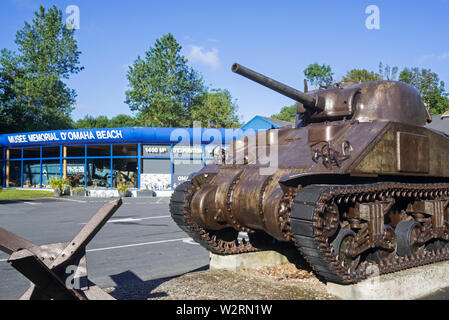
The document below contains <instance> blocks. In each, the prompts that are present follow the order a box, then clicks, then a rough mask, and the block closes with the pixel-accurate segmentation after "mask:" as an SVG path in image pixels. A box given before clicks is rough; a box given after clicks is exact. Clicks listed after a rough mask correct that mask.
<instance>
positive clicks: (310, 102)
mask: <svg viewBox="0 0 449 320" xmlns="http://www.w3.org/2000/svg"><path fill="white" fill-rule="evenodd" d="M232 72H234V73H237V74H239V75H241V76H243V77H245V78H248V79H250V80H253V81H254V82H257V83H259V84H261V85H263V86H265V87H267V88H270V89H271V90H274V91H276V92H279V93H280V94H282V95H284V96H287V97H289V98H291V99H293V100H296V101H298V102H300V103H302V104H303V105H304V107H305V108H318V109H323V108H320V107H319V106H317V101H316V100H315V98H314V97H311V96H309V95H307V94H305V93H303V92H301V91H299V90H296V89H294V88H292V87H289V86H287V85H285V84H283V83H281V82H279V81H276V80H273V79H271V78H269V77H267V76H264V75H262V74H260V73H258V72H255V71H253V70H251V69H248V68H246V67H244V66H242V65H240V64H238V63H234V64H233V65H232Z"/></svg>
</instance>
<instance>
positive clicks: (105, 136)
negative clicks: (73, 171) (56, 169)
mask: <svg viewBox="0 0 449 320" xmlns="http://www.w3.org/2000/svg"><path fill="white" fill-rule="evenodd" d="M124 138H125V137H124V136H123V132H122V129H89V130H87V129H86V130H64V131H50V132H37V133H21V134H8V135H7V139H8V142H9V143H10V144H13V145H21V144H27V143H45V142H56V143H58V142H59V143H64V142H78V141H83V142H110V141H114V140H123V139H124Z"/></svg>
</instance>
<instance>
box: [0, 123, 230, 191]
mask: <svg viewBox="0 0 449 320" xmlns="http://www.w3.org/2000/svg"><path fill="white" fill-rule="evenodd" d="M226 130H228V129H204V128H203V129H201V128H198V129H195V128H194V129H192V128H149V127H133V128H105V129H81V130H57V131H46V132H29V133H14V134H3V135H0V168H1V170H0V184H1V185H2V186H3V187H6V188H46V187H47V186H48V184H49V180H50V179H51V178H52V177H65V178H67V179H68V180H69V183H70V185H71V186H72V187H73V188H76V187H83V188H86V189H87V188H89V189H114V188H117V187H118V186H120V185H127V186H128V187H129V188H136V189H151V190H173V188H175V187H176V186H177V185H178V184H180V183H182V182H183V181H185V180H186V179H187V178H188V176H189V175H190V174H191V173H193V172H196V171H198V170H200V169H201V168H202V167H203V166H205V165H206V164H208V163H211V162H213V161H214V160H213V154H212V150H213V148H215V147H216V146H217V145H222V146H223V145H226V144H229V141H230V140H232V139H233V138H232V137H228V138H226V132H225V131H226ZM231 130H232V129H231ZM234 138H235V137H234ZM226 139H228V141H226Z"/></svg>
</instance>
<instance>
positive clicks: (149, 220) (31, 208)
mask: <svg viewBox="0 0 449 320" xmlns="http://www.w3.org/2000/svg"><path fill="white" fill-rule="evenodd" d="M112 200H114V199H102V198H43V199H37V200H21V201H0V226H1V227H2V228H5V229H7V230H8V231H11V232H13V233H16V234H17V235H19V236H21V237H23V238H25V239H27V240H30V241H32V242H33V243H36V244H39V245H42V244H49V243H57V242H66V241H70V240H71V239H72V238H73V237H74V236H75V235H76V234H77V233H78V231H79V230H81V228H82V227H83V225H84V224H85V223H86V222H88V221H89V219H90V218H91V217H92V215H93V214H95V213H96V212H97V210H98V209H99V208H101V206H102V205H103V204H104V203H105V202H109V201H112ZM168 203H169V198H124V199H123V204H122V206H121V207H120V208H119V209H118V211H117V212H116V213H115V214H114V215H113V216H112V218H111V219H110V220H109V222H108V223H107V224H106V225H105V226H104V227H103V228H102V229H101V230H100V232H99V233H98V234H97V235H96V237H95V238H94V239H93V240H92V241H91V242H90V244H89V245H88V246H87V266H88V272H89V279H90V280H92V281H93V282H95V283H97V284H98V285H99V286H100V287H103V288H104V287H111V286H122V285H128V284H132V283H136V282H141V281H147V280H152V279H158V278H163V277H168V276H174V275H179V274H182V273H185V272H190V271H193V270H197V269H202V268H207V267H208V264H209V254H208V252H207V251H206V250H205V249H204V248H202V247H201V246H200V245H198V244H196V243H194V242H193V241H192V240H191V239H190V238H189V237H188V236H187V234H186V233H184V232H183V231H182V230H180V229H179V228H178V227H177V226H176V224H175V223H174V222H173V221H172V219H171V217H170V213H169V210H168ZM7 258H8V256H7V255H6V254H4V253H3V252H0V279H1V281H0V299H2V300H4V299H17V298H19V297H20V296H21V294H22V293H23V292H25V290H26V289H27V288H28V286H29V281H28V279H26V278H25V277H24V276H22V275H21V274H20V273H18V272H17V271H15V270H14V269H13V268H12V267H11V266H10V265H9V264H8V263H7V262H6V260H7Z"/></svg>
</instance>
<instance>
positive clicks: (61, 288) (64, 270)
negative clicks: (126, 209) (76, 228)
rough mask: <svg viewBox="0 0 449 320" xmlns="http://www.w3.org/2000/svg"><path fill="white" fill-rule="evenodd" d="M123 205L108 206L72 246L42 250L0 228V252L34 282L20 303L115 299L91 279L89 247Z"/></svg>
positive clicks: (87, 225)
mask: <svg viewBox="0 0 449 320" xmlns="http://www.w3.org/2000/svg"><path fill="white" fill-rule="evenodd" d="M121 205H122V200H121V199H119V200H116V201H113V202H110V203H107V204H105V205H104V206H103V207H101V208H100V210H98V212H97V213H96V214H95V215H94V216H93V217H92V218H91V219H90V221H89V222H88V223H87V224H86V225H85V226H84V227H83V228H82V229H81V231H80V232H79V233H78V234H77V235H76V236H75V238H73V240H72V241H70V242H64V243H54V244H48V245H41V246H38V245H35V244H33V243H32V242H29V241H27V240H25V239H23V238H21V237H19V236H17V235H15V234H13V233H11V232H9V231H7V230H5V229H2V228H0V250H2V251H4V252H6V253H7V254H9V255H10V257H9V259H8V262H9V263H10V264H11V266H12V267H14V268H15V269H16V270H17V271H19V272H20V273H21V274H23V275H24V276H25V277H26V278H28V279H29V280H30V281H31V282H32V284H31V286H30V288H29V289H28V290H27V291H26V292H25V293H24V294H23V295H22V297H21V298H20V299H21V300H31V299H32V300H45V299H47V300H48V299H55V300H88V299H100V300H111V299H113V298H112V297H111V296H110V295H109V294H107V293H106V292H104V291H103V290H101V289H100V288H99V287H98V286H96V285H95V284H93V283H92V282H90V281H89V280H88V279H87V263H86V246H87V245H88V243H89V242H90V241H91V240H92V239H93V237H94V236H95V235H96V234H97V233H98V231H100V229H101V228H102V227H103V225H104V224H105V223H106V222H107V221H108V219H109V218H110V217H111V216H112V215H113V214H114V213H115V212H116V211H117V209H118V208H119V207H120V206H121Z"/></svg>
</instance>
